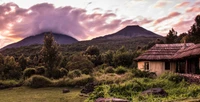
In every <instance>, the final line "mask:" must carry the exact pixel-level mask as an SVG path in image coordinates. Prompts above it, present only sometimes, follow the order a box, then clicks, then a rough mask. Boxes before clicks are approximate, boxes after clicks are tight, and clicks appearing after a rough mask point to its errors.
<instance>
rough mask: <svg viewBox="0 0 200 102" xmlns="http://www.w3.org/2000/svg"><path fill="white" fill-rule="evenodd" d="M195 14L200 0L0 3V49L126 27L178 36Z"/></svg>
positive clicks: (27, 0)
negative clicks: (33, 39)
mask: <svg viewBox="0 0 200 102" xmlns="http://www.w3.org/2000/svg"><path fill="white" fill-rule="evenodd" d="M198 14H200V0H0V48H2V47H4V46H6V45H8V44H11V43H14V42H17V41H20V40H21V39H23V38H26V37H28V36H32V35H36V34H39V33H42V32H47V31H51V32H55V33H62V34H66V35H69V36H72V37H74V38H76V39H78V40H79V41H82V40H90V39H92V38H95V37H99V36H104V35H108V34H112V33H114V32H116V31H119V30H120V29H122V28H124V27H126V26H129V25H139V26H141V27H143V28H145V29H148V30H150V31H153V32H155V33H157V34H159V35H162V36H166V34H167V33H168V32H169V30H170V29H172V28H174V29H175V30H176V31H177V32H178V34H181V33H183V32H187V31H188V30H189V29H190V26H191V25H192V24H194V18H195V17H196V16H197V15H198Z"/></svg>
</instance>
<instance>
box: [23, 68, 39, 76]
mask: <svg viewBox="0 0 200 102" xmlns="http://www.w3.org/2000/svg"><path fill="white" fill-rule="evenodd" d="M34 74H36V69H35V68H26V69H25V70H24V71H23V77H24V78H29V77H31V76H32V75H34Z"/></svg>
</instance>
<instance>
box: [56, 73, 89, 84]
mask: <svg viewBox="0 0 200 102" xmlns="http://www.w3.org/2000/svg"><path fill="white" fill-rule="evenodd" d="M90 82H93V78H92V77H91V76H90V75H85V74H82V75H81V76H80V77H76V78H74V79H70V78H62V79H59V80H55V81H54V85H53V86H55V87H75V86H84V85H86V84H87V83H90Z"/></svg>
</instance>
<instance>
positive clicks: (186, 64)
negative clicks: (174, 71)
mask: <svg viewBox="0 0 200 102" xmlns="http://www.w3.org/2000/svg"><path fill="white" fill-rule="evenodd" d="M185 73H188V60H187V59H186V61H185Z"/></svg>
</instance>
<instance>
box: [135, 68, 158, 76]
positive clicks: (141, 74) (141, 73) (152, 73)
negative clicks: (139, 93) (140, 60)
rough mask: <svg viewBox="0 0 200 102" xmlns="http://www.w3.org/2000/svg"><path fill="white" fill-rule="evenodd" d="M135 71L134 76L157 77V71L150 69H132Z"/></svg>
mask: <svg viewBox="0 0 200 102" xmlns="http://www.w3.org/2000/svg"><path fill="white" fill-rule="evenodd" d="M132 73H133V77H138V78H143V77H146V78H155V77H156V73H154V72H149V71H141V70H138V69H133V70H132Z"/></svg>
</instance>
